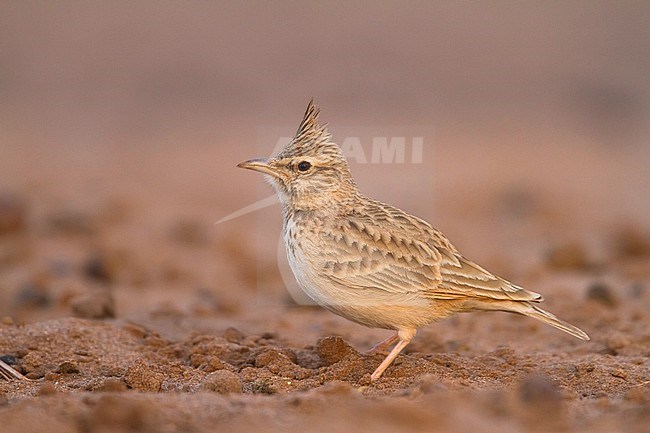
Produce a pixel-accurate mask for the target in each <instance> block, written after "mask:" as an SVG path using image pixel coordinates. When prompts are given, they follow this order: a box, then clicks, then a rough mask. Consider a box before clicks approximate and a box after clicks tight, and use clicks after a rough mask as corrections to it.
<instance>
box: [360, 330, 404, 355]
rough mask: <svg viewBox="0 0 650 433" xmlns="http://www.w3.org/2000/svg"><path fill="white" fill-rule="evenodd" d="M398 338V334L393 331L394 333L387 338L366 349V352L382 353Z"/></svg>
mask: <svg viewBox="0 0 650 433" xmlns="http://www.w3.org/2000/svg"><path fill="white" fill-rule="evenodd" d="M398 339H399V336H398V335H397V333H395V334H394V335H391V336H390V337H388V338H387V339H385V340H382V341H380V342H379V343H377V344H375V345H374V346H372V348H371V349H370V350H369V351H367V352H366V354H368V355H374V354H375V353H383V352H385V351H386V350H388V348H389V347H390V346H392V345H393V343H395V342H396V341H397V340H398Z"/></svg>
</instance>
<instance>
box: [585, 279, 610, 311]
mask: <svg viewBox="0 0 650 433" xmlns="http://www.w3.org/2000/svg"><path fill="white" fill-rule="evenodd" d="M587 299H591V300H592V301H596V302H600V303H601V304H603V305H606V306H608V307H615V306H617V305H618V299H617V297H616V295H615V294H614V291H613V290H612V288H611V287H610V286H609V285H607V284H605V283H593V284H591V285H590V286H589V287H588V288H587Z"/></svg>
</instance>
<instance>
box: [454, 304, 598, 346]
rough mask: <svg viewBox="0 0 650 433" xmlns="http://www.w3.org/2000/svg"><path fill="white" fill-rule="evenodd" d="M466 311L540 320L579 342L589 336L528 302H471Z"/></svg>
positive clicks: (587, 338)
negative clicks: (504, 314) (520, 315)
mask: <svg viewBox="0 0 650 433" xmlns="http://www.w3.org/2000/svg"><path fill="white" fill-rule="evenodd" d="M466 305H467V307H468V310H492V311H507V312H510V313H517V314H522V315H524V316H528V317H532V318H533V319H537V320H540V321H542V322H544V323H546V324H547V325H551V326H553V327H554V328H557V329H559V330H561V331H564V332H566V333H569V334H571V335H573V336H574V337H577V338H579V339H581V340H589V339H590V338H589V336H588V335H587V334H586V333H585V332H584V331H583V330H582V329H580V328H577V327H575V326H573V325H572V324H570V323H567V322H565V321H564V320H562V319H558V318H557V317H555V315H554V314H551V313H549V312H548V311H545V310H542V309H541V308H539V307H537V306H536V305H533V304H531V303H530V302H522V301H484V300H481V301H478V300H472V301H471V302H470V303H468V304H466Z"/></svg>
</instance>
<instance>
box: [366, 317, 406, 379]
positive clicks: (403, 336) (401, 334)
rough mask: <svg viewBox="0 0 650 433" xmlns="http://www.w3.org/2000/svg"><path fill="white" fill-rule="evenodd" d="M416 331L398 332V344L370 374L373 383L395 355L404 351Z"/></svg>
mask: <svg viewBox="0 0 650 433" xmlns="http://www.w3.org/2000/svg"><path fill="white" fill-rule="evenodd" d="M416 332H417V331H416V330H415V329H408V330H399V331H398V332H397V337H398V338H399V342H398V343H397V344H396V345H395V347H393V350H391V351H390V353H389V354H388V356H387V357H386V359H384V360H383V361H382V363H381V364H379V367H377V369H376V370H375V371H374V373H372V375H371V376H370V380H371V381H372V382H374V381H375V380H377V379H379V378H380V377H381V375H382V374H383V372H384V370H386V369H387V368H388V366H389V365H391V364H392V363H393V361H394V360H395V358H397V355H399V353H400V352H401V351H402V350H404V348H405V347H406V346H407V345H408V344H409V343H410V342H411V340H412V339H413V337H415V333H416Z"/></svg>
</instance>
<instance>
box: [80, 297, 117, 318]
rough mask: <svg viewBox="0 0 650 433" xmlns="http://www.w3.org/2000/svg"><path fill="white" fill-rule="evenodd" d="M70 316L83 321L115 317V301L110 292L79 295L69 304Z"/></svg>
mask: <svg viewBox="0 0 650 433" xmlns="http://www.w3.org/2000/svg"><path fill="white" fill-rule="evenodd" d="M71 307H72V314H73V315H74V316H75V317H81V318H84V319H106V318H113V317H115V300H114V298H113V293H112V292H111V291H110V290H93V291H92V292H90V293H86V294H84V295H80V296H78V297H76V298H74V299H73V300H72V302H71Z"/></svg>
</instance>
